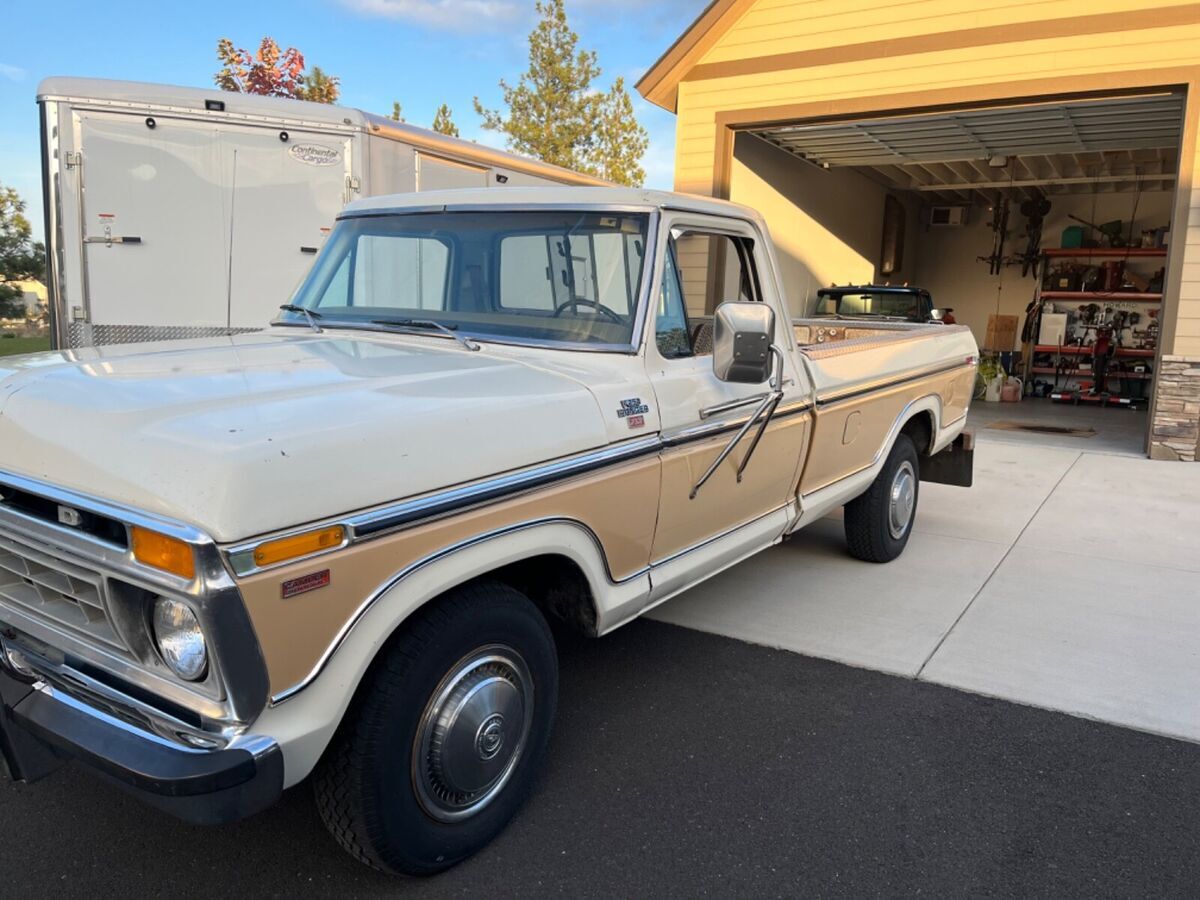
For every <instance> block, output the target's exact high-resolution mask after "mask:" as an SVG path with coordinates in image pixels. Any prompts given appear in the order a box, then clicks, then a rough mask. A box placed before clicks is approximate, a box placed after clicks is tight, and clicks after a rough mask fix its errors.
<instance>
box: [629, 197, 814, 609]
mask: <svg viewBox="0 0 1200 900" xmlns="http://www.w3.org/2000/svg"><path fill="white" fill-rule="evenodd" d="M667 227H669V229H670V237H669V241H668V242H667V248H668V249H667V252H666V254H665V256H664V259H663V265H662V275H661V279H660V283H659V289H658V292H657V295H656V304H655V309H654V310H653V312H654V316H653V317H651V318H652V321H651V322H649V326H650V328H651V331H650V339H649V340H648V341H647V353H646V363H647V367H648V370H649V376H650V380H651V382H652V384H653V387H654V392H655V396H656V399H657V402H658V407H659V414H660V416H661V418H662V437H663V441H664V444H665V449H664V451H663V457H662V462H663V468H662V491H661V495H660V507H659V515H658V526H657V529H656V531H655V536H654V545H653V549H652V555H651V563H652V565H654V566H656V568H655V569H654V570H653V571H652V574H651V581H652V584H653V592H652V600H653V599H661V598H662V597H663V596H666V595H668V594H670V593H672V592H674V591H675V590H677V589H678V588H679V587H680V586H682V585H683V584H686V583H687V582H690V581H693V580H694V579H695V578H697V577H698V576H700V575H703V574H708V573H709V572H711V571H716V570H718V569H720V568H723V567H724V566H726V565H728V564H730V563H732V562H734V561H736V560H737V559H739V558H741V557H742V556H744V555H746V554H747V553H750V552H752V551H754V550H757V549H760V548H761V547H762V546H763V545H765V544H767V543H769V542H770V541H771V540H772V539H774V538H775V537H778V536H779V534H781V533H782V531H783V529H784V528H785V527H786V525H787V523H788V521H789V519H790V517H791V515H792V509H791V504H792V503H793V501H794V500H795V497H796V484H797V479H798V478H799V471H800V464H801V463H802V461H803V457H804V452H805V448H806V446H807V441H808V432H809V423H810V420H811V411H810V409H809V406H808V399H809V390H808V387H807V382H806V381H805V379H804V375H803V373H802V372H801V371H800V370H799V369H798V368H797V366H796V362H795V360H796V354H795V349H794V338H793V336H792V329H791V323H790V321H788V320H787V319H785V318H783V315H782V310H783V305H782V304H781V303H779V301H778V298H777V297H775V296H774V289H775V286H774V282H773V281H766V280H765V278H760V273H761V274H762V275H764V276H766V277H767V278H770V277H771V276H772V275H773V271H772V269H771V268H770V257H769V255H768V254H767V253H766V252H765V248H764V246H763V245H762V237H761V236H759V235H758V234H757V232H756V231H755V230H754V229H753V228H751V227H750V226H749V224H746V225H745V226H744V227H743V226H740V225H739V224H738V223H732V222H730V221H728V220H716V219H714V220H708V219H706V218H704V217H697V216H690V215H689V216H683V215H676V216H674V217H673V218H669V219H668V222H667ZM764 286H765V287H766V289H767V290H770V291H771V292H772V293H771V294H770V295H766V294H764V292H763V288H764ZM725 300H750V301H757V302H770V303H771V305H772V307H773V308H774V309H775V311H776V324H775V329H776V336H775V344H776V346H778V347H779V348H780V349H781V350H782V351H783V355H784V372H783V377H784V385H783V392H784V397H783V399H782V400H781V401H780V403H779V406H778V408H777V410H776V412H775V415H774V417H773V418H772V420H771V423H770V424H769V425H768V426H767V428H766V430H765V431H764V432H763V435H762V438H761V440H760V441H759V443H758V445H757V447H756V448H755V450H754V454H753V456H752V458H751V459H750V461H749V463H748V464H747V465H746V467H745V469H744V471H743V472H742V473H741V476H740V477H739V474H738V469H739V468H740V467H741V464H742V462H743V461H744V459H745V457H746V453H747V452H748V451H749V449H750V447H751V445H752V442H753V439H754V433H755V431H756V428H751V429H750V431H749V432H747V433H746V434H745V436H744V437H743V438H742V440H741V441H739V442H738V443H737V445H736V446H735V447H734V450H733V451H732V452H731V453H730V454H729V456H728V457H727V458H726V459H725V460H724V462H723V463H722V464H721V465H720V466H719V467H718V468H717V469H716V471H715V472H714V473H713V474H712V475H711V477H710V478H709V480H708V481H707V482H706V483H705V484H704V486H703V487H702V488H700V489H699V491H696V490H695V488H696V485H697V484H698V483H699V482H700V480H701V479H702V478H703V476H704V475H705V473H706V472H707V471H708V469H709V468H710V466H711V465H712V464H713V462H714V461H715V460H716V459H717V458H718V456H719V455H720V453H721V452H722V451H723V450H724V449H725V448H726V447H727V446H728V445H729V444H730V442H731V441H732V440H733V439H734V438H735V437H736V435H737V434H738V432H739V430H740V429H741V426H742V425H743V424H744V423H745V422H746V421H747V420H748V419H749V418H750V417H751V415H752V414H753V412H754V411H755V409H756V408H758V406H759V405H760V403H761V401H762V399H763V398H764V397H765V396H766V395H767V393H768V390H769V388H768V385H766V384H763V385H750V384H729V383H726V382H723V381H720V380H719V379H718V378H717V377H716V376H715V375H714V374H713V367H712V312H713V311H714V310H715V308H716V306H717V305H718V304H719V303H720V302H722V301H725Z"/></svg>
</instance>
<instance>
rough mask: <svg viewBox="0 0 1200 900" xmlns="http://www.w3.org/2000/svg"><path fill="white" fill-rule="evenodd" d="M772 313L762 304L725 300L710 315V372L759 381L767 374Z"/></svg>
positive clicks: (730, 378)
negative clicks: (711, 321)
mask: <svg viewBox="0 0 1200 900" xmlns="http://www.w3.org/2000/svg"><path fill="white" fill-rule="evenodd" d="M774 336H775V312H774V310H772V309H771V307H769V306H767V304H765V303H756V302H748V301H735V300H729V301H726V302H725V303H722V304H721V305H720V306H718V307H717V312H716V315H715V316H714V317H713V373H714V374H715V375H716V376H717V378H719V379H721V381H729V382H734V383H736V384H762V383H763V382H764V381H767V380H768V379H770V377H771V368H772V356H771V343H772V341H773V339H774Z"/></svg>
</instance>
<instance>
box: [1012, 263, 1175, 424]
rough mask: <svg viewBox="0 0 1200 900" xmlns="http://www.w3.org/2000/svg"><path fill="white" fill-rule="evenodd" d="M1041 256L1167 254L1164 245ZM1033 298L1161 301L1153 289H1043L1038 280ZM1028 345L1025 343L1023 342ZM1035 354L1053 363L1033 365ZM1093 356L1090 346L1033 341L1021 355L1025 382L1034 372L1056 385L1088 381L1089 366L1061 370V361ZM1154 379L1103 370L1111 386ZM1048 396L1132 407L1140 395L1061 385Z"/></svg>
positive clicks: (1126, 355)
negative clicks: (1085, 391) (1050, 356)
mask: <svg viewBox="0 0 1200 900" xmlns="http://www.w3.org/2000/svg"><path fill="white" fill-rule="evenodd" d="M1042 256H1043V257H1044V258H1045V259H1046V260H1051V259H1080V260H1112V259H1121V260H1135V259H1136V260H1154V259H1165V258H1166V256H1167V250H1166V248H1162V247H1051V248H1046V249H1044V250H1043V251H1042ZM1036 300H1037V302H1038V303H1039V304H1040V303H1041V302H1042V301H1054V300H1062V301H1075V302H1076V303H1078V304H1080V305H1082V304H1085V303H1105V302H1107V303H1147V304H1159V303H1162V294H1161V293H1154V292H1146V293H1142V292H1122V291H1044V290H1042V288H1041V284H1040V283H1039V285H1038V288H1037V294H1036ZM1026 346H1027V347H1028V345H1026ZM1038 354H1053V355H1054V365H1053V366H1044V365H1043V366H1038V365H1034V359H1035V358H1036V356H1037V355H1038ZM1091 355H1092V348H1091V347H1081V346H1078V345H1057V344H1035V345H1034V346H1033V348H1032V351H1031V352H1027V353H1025V354H1024V356H1025V378H1026V380H1027V381H1028V380H1029V378H1030V377H1031V376H1033V375H1053V376H1054V380H1055V384H1056V386H1057V382H1058V381H1059V379H1064V381H1065V383H1067V384H1069V383H1070V382H1071V381H1073V380H1078V381H1088V380H1093V379H1094V378H1095V375H1094V373H1093V372H1092V370H1091V369H1088V370H1085V371H1081V370H1079V369H1074V370H1071V369H1064V367H1063V365H1062V362H1063V358H1064V357H1090V356H1091ZM1155 355H1156V351H1154V350H1144V349H1135V348H1132V347H1118V348H1117V349H1116V351H1115V353H1114V354H1113V359H1114V360H1134V359H1153V358H1154V357H1155ZM1153 380H1154V375H1153V373H1145V372H1128V371H1123V370H1120V369H1116V368H1112V367H1110V369H1109V371H1108V372H1107V373H1106V376H1105V381H1106V383H1107V384H1109V385H1111V384H1113V383H1117V382H1119V381H1146V382H1151V381H1153ZM1145 393H1146V394H1147V395H1149V393H1150V388H1149V386H1147V388H1146V391H1145ZM1050 396H1051V398H1052V399H1055V400H1059V401H1068V402H1075V403H1080V402H1087V403H1100V404H1103V405H1113V406H1117V405H1120V406H1131V405H1136V404H1138V403H1139V402H1141V399H1142V398H1137V397H1134V398H1130V397H1118V396H1114V395H1110V394H1105V395H1102V396H1097V395H1088V394H1083V393H1082V392H1081V391H1080V390H1079V389H1078V388H1077V387H1076V388H1070V387H1067V388H1064V389H1062V390H1055V391H1054V392H1053V393H1051V395H1050Z"/></svg>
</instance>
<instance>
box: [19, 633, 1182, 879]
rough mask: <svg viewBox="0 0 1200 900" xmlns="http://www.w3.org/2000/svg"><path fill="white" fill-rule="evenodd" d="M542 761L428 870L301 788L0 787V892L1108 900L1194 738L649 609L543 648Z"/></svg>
mask: <svg viewBox="0 0 1200 900" xmlns="http://www.w3.org/2000/svg"><path fill="white" fill-rule="evenodd" d="M560 655H561V657H562V691H561V701H560V714H559V719H558V724H557V730H556V734H555V737H554V739H553V741H552V742H551V748H550V756H549V765H548V767H547V771H546V772H545V776H544V778H543V779H542V781H541V784H540V786H539V787H538V789H537V791H536V793H535V795H534V796H533V798H532V799H531V800H530V802H529V803H528V804H527V805H526V806H525V808H524V809H523V810H522V812H521V813H520V814H519V815H518V816H517V818H516V819H515V820H514V822H513V823H512V825H511V826H510V827H509V828H508V830H507V831H506V832H505V833H504V834H503V835H502V836H501V837H500V838H499V839H498V840H497V841H495V842H494V843H493V844H492V845H491V846H490V847H489V848H488V849H487V850H485V851H484V852H482V853H481V854H479V855H478V856H477V857H475V858H474V859H472V860H469V861H467V862H466V863H464V864H462V865H460V866H458V867H457V868H455V869H453V870H451V871H450V872H448V873H445V874H443V875H441V876H438V877H436V878H432V879H427V880H406V879H390V878H387V877H385V876H382V875H379V874H377V873H375V872H372V871H370V870H369V869H366V868H364V867H362V866H361V865H359V864H358V863H355V862H354V861H352V860H351V859H350V858H349V857H348V856H345V855H344V854H343V853H342V851H341V850H339V849H338V848H337V847H336V845H335V844H334V843H333V841H332V840H331V839H330V838H328V837H327V835H326V834H325V831H324V828H323V827H322V825H321V822H320V820H319V818H318V816H317V812H316V809H315V808H314V805H313V802H312V800H311V797H310V794H309V792H308V789H307V786H304V785H302V786H300V787H299V788H297V789H295V790H293V791H291V792H289V794H288V795H287V796H286V797H285V798H284V800H283V802H282V803H281V804H280V805H279V806H277V807H275V808H274V809H272V810H270V811H268V812H266V813H264V814H262V815H260V816H257V817H255V818H253V819H251V820H249V821H247V822H243V823H240V824H237V825H233V826H226V827H223V828H199V827H193V826H187V825H183V824H180V823H177V822H175V821H174V820H173V819H171V818H169V817H167V816H165V815H163V814H160V813H158V812H156V811H154V810H151V809H148V808H146V807H144V806H142V805H141V804H139V803H138V802H136V801H135V800H133V799H131V798H129V797H127V796H126V795H125V794H123V793H122V792H120V791H119V790H118V789H116V788H114V787H111V786H109V785H107V784H102V783H100V782H98V781H96V780H94V779H92V778H90V777H88V776H87V774H86V773H84V772H83V771H80V770H78V769H75V768H68V769H65V770H63V771H60V772H59V773H57V774H56V775H54V776H52V777H51V778H50V779H49V780H46V781H43V782H41V783H39V784H35V785H28V786H27V785H13V784H11V783H7V782H4V783H0V817H2V821H3V823H4V824H3V834H4V838H3V840H2V842H0V872H2V878H3V881H2V882H0V884H3V887H2V888H0V894H2V895H4V896H13V897H16V896H45V895H48V894H52V895H53V896H55V897H84V896H87V897H98V896H133V895H139V896H158V895H168V894H169V895H172V896H204V897H214V896H233V895H237V896H242V897H268V896H280V897H296V896H304V897H316V896H327V895H328V896H333V895H337V896H342V897H346V896H398V897H402V896H414V897H423V896H461V895H480V896H489V897H509V896H517V895H521V896H547V895H564V894H566V895H571V896H576V897H578V896H620V897H644V896H697V895H710V896H722V897H725V896H747V895H755V896H797V895H801V894H804V895H817V896H828V895H854V896H894V895H897V894H915V893H922V894H933V895H936V896H967V895H970V896H984V895H1002V896H1046V897H1050V896H1053V897H1064V896H1088V897H1095V896H1115V895H1124V896H1130V895H1160V896H1166V895H1191V894H1194V891H1195V887H1196V885H1197V884H1200V802H1197V801H1198V799H1200V746H1197V745H1195V744H1191V743H1187V742H1183V741H1176V740H1171V739H1167V738H1161V737H1155V736H1152V735H1148V734H1143V733H1139V732H1134V731H1128V730H1125V729H1121V728H1118V727H1115V726H1111V725H1105V724H1101V723H1098V722H1093V721H1088V720H1085V719H1080V718H1073V717H1070V716H1066V715H1063V714H1059V713H1053V712H1047V711H1044V710H1038V709H1033V708H1030V707H1024V706H1018V705H1015V704H1011V703H1007V702H1004V701H1000V700H992V699H987V698H985V697H980V696H976V695H972V694H966V693H961V692H959V691H956V690H953V689H950V688H946V687H941V686H938V685H934V684H928V683H922V682H917V681H913V680H910V679H906V678H899V677H895V676H891V675H884V674H880V673H876V672H870V671H866V670H862V669H856V668H852V667H849V666H845V665H841V664H838V663H832V662H826V661H822V660H817V659H812V658H809V657H804V656H800V655H798V654H795V653H791V652H787V651H781V650H772V649H767V648H764V647H758V646H752V645H750V644H745V643H741V642H739V641H736V640H731V639H729V638H724V637H718V636H714V635H708V634H702V633H700V632H696V631H690V630H687V629H682V628H677V627H675V626H671V625H666V624H662V623H658V622H648V621H642V622H635V623H634V624H632V625H630V626H628V627H626V628H624V629H622V630H621V631H619V632H617V633H616V634H614V635H612V636H610V637H607V638H604V639H603V640H600V641H578V642H575V641H571V642H568V643H565V644H564V645H563V646H562V647H561V648H560Z"/></svg>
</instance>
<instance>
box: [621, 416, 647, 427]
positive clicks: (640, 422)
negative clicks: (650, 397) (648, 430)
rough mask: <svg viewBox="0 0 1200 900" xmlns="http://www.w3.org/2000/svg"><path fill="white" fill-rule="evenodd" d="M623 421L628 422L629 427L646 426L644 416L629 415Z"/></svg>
mask: <svg viewBox="0 0 1200 900" xmlns="http://www.w3.org/2000/svg"><path fill="white" fill-rule="evenodd" d="M625 421H626V422H628V423H629V427H630V428H645V427H646V417H645V416H630V417H629V418H628V419H626V420H625Z"/></svg>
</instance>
